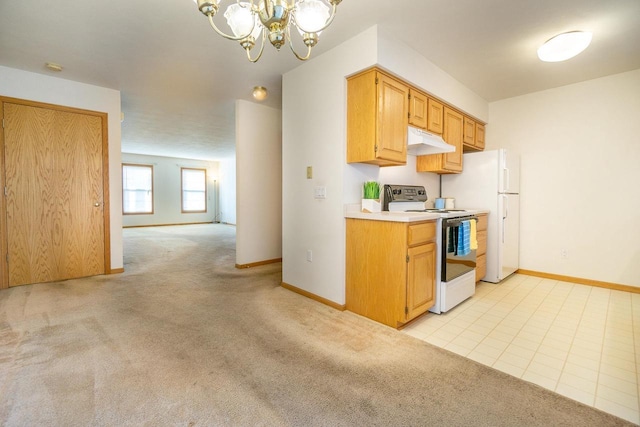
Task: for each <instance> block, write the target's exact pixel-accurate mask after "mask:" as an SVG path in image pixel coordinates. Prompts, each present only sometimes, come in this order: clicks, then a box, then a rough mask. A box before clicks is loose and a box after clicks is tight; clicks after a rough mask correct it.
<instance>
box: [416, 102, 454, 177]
mask: <svg viewBox="0 0 640 427" xmlns="http://www.w3.org/2000/svg"><path fill="white" fill-rule="evenodd" d="M443 123H444V126H443V127H444V132H443V135H442V138H443V139H444V140H445V141H446V142H447V144H451V145H453V146H454V147H455V148H456V151H454V152H453V153H445V154H430V155H427V156H418V157H417V161H416V170H417V171H418V172H436V173H460V172H462V138H463V135H464V116H463V115H462V114H460V113H458V112H457V111H456V110H453V109H451V108H449V107H447V106H446V105H445V106H444V121H443Z"/></svg>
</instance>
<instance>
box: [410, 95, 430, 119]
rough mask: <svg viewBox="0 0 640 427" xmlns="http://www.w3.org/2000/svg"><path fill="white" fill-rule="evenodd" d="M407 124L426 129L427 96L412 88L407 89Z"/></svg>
mask: <svg viewBox="0 0 640 427" xmlns="http://www.w3.org/2000/svg"><path fill="white" fill-rule="evenodd" d="M409 124H410V125H412V126H415V127H418V128H420V129H426V128H427V95H425V94H424V93H422V92H418V91H417V90H415V89H413V88H410V89H409Z"/></svg>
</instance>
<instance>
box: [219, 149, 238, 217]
mask: <svg viewBox="0 0 640 427" xmlns="http://www.w3.org/2000/svg"><path fill="white" fill-rule="evenodd" d="M218 176H219V177H220V186H219V190H220V209H219V210H218V215H219V218H218V219H219V221H220V222H222V223H225V224H234V225H235V224H236V159H235V158H233V159H225V160H221V161H220V163H219V172H218Z"/></svg>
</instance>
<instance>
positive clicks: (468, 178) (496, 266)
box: [441, 149, 520, 283]
mask: <svg viewBox="0 0 640 427" xmlns="http://www.w3.org/2000/svg"><path fill="white" fill-rule="evenodd" d="M441 194H442V197H453V198H455V207H456V209H465V208H466V209H481V210H487V211H489V215H488V218H487V219H488V224H487V225H488V226H487V273H486V275H485V276H484V278H478V279H482V280H484V281H486V282H492V283H498V282H500V281H501V280H503V279H504V278H506V277H507V276H508V275H510V274H511V273H513V272H515V271H516V270H517V269H518V266H519V258H520V250H519V246H520V158H519V157H518V156H517V155H516V154H515V153H511V152H508V151H507V150H506V149H500V150H490V151H480V152H477V153H466V154H464V155H463V161H462V173H460V174H456V175H443V176H442V189H441Z"/></svg>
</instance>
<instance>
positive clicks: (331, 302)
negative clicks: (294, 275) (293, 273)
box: [280, 282, 347, 311]
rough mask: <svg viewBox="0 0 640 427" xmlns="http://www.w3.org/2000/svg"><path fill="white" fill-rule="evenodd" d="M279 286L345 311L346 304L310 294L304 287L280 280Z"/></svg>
mask: <svg viewBox="0 0 640 427" xmlns="http://www.w3.org/2000/svg"><path fill="white" fill-rule="evenodd" d="M280 286H282V287H283V288H285V289H287V290H290V291H291V292H295V293H296V294H300V295H302V296H305V297H307V298H309V299H312V300H314V301H318V302H321V303H322V304H324V305H328V306H329V307H331V308H335V309H336V310H340V311H345V310H346V309H347V306H346V305H345V304H338V303H335V302H333V301H331V300H328V299H326V298H322V297H321V296H318V295H316V294H312V293H311V292H307V291H305V290H304V289H300V288H298V287H295V286H293V285H290V284H288V283H285V282H282V283H281V284H280Z"/></svg>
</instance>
